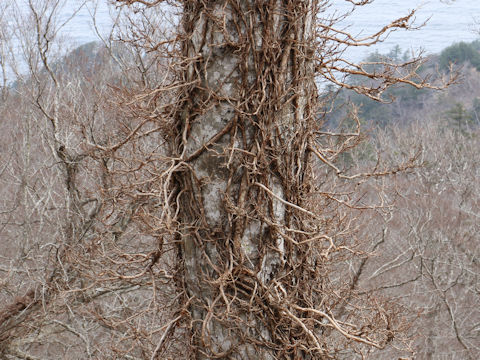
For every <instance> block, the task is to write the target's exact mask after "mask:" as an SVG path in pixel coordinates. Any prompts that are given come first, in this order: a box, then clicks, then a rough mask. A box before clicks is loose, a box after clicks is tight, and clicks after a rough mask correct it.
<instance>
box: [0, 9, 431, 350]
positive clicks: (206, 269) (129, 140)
mask: <svg viewBox="0 0 480 360" xmlns="http://www.w3.org/2000/svg"><path fill="white" fill-rule="evenodd" d="M350 2H351V3H352V4H353V5H352V7H353V9H354V8H355V7H356V6H362V5H366V4H367V3H368V1H361V2H357V3H355V2H354V1H350ZM116 3H117V5H119V6H121V9H122V13H121V14H120V15H119V17H117V23H116V30H115V32H114V34H115V36H116V40H115V41H113V40H112V39H110V40H109V39H105V40H104V48H102V49H101V50H98V52H97V54H98V55H96V56H97V57H98V58H95V57H91V56H90V57H88V56H87V57H85V58H83V59H82V56H80V54H74V55H73V56H72V57H71V58H67V60H66V61H65V62H64V63H63V64H60V63H59V62H56V61H55V60H56V59H55V55H54V54H53V53H52V44H53V43H54V39H55V34H56V32H55V31H54V23H53V21H52V19H54V15H55V14H56V11H58V6H59V1H48V2H46V3H45V5H43V6H42V5H38V4H36V3H34V2H30V16H31V20H33V21H31V24H32V25H31V26H33V28H32V29H31V30H32V31H33V33H34V34H35V36H33V37H32V38H30V39H29V42H26V43H25V52H26V53H28V52H31V53H32V54H34V56H33V55H32V56H31V57H27V65H28V67H29V76H26V77H24V78H23V79H19V82H18V83H17V84H16V85H15V92H12V93H11V94H10V95H9V97H8V96H7V97H8V99H7V100H6V102H5V104H4V105H3V106H2V112H3V114H4V116H7V115H6V114H10V113H15V117H16V118H20V119H22V118H23V119H31V122H27V124H32V127H31V128H28V129H25V130H23V129H22V130H19V129H14V130H12V131H13V132H14V133H15V134H14V135H12V138H15V137H18V136H24V137H26V136H30V135H29V134H31V133H32V131H34V132H35V133H37V134H41V135H40V136H39V138H40V137H41V139H36V140H35V141H34V140H32V139H30V138H29V139H27V140H25V144H26V145H24V147H23V148H22V149H20V150H19V152H18V153H22V154H23V160H24V163H23V164H21V165H19V167H20V168H21V169H23V170H24V172H23V173H21V172H18V171H12V173H11V174H9V175H8V176H6V177H5V178H4V179H5V180H4V181H10V182H11V183H12V184H13V185H11V186H13V188H12V189H14V190H10V191H11V192H12V194H13V193H15V195H12V196H11V197H8V196H5V203H6V204H5V208H6V209H10V210H8V211H5V212H4V213H2V217H4V219H5V220H4V222H3V224H4V226H5V228H8V230H5V231H6V232H5V234H7V233H8V236H10V238H12V239H13V237H15V236H20V234H21V236H22V237H23V239H25V240H24V241H25V242H23V243H21V242H18V243H15V245H13V250H12V253H14V254H20V255H12V256H11V257H10V258H11V259H14V258H15V259H16V261H17V262H18V264H15V263H13V262H11V263H10V265H9V266H10V267H8V266H6V265H5V266H4V268H2V269H1V271H3V272H5V273H6V274H7V276H6V277H5V280H4V284H3V283H2V286H5V289H6V290H5V291H2V295H1V296H2V298H3V299H5V300H6V301H8V304H9V305H7V306H5V307H3V308H1V309H0V341H1V345H0V351H1V352H2V355H3V356H5V357H7V358H28V359H33V358H55V357H59V356H61V357H64V358H136V359H148V358H150V359H155V358H159V359H160V358H161V359H167V358H168V359H170V358H174V357H177V358H198V359H203V358H231V359H303V358H305V359H313V358H315V359H318V358H342V357H343V358H351V357H352V356H354V354H358V355H359V356H363V357H366V356H368V355H369V354H375V352H376V351H381V350H383V349H385V348H387V347H388V348H390V349H398V351H399V353H400V354H401V353H402V351H406V350H408V345H409V342H408V336H407V335H408V326H409V324H408V322H406V321H405V319H404V317H405V311H406V310H405V309H404V308H403V307H402V306H401V305H400V303H395V302H392V301H390V300H389V299H388V298H384V297H382V296H379V295H378V294H377V293H375V292H374V291H372V292H362V291H359V290H358V287H357V282H358V276H356V274H358V271H357V272H352V271H351V269H350V266H353V265H352V264H354V260H355V259H357V258H359V257H360V258H363V259H366V256H367V255H368V254H366V253H365V252H364V250H365V249H367V248H368V246H365V244H366V242H368V241H369V240H370V239H368V237H367V238H366V239H364V238H360V237H358V236H357V235H358V234H359V233H360V232H359V230H360V228H361V225H362V224H361V223H359V221H358V217H359V214H361V213H362V212H367V211H372V212H373V211H378V212H382V211H388V209H389V206H390V205H391V203H390V200H389V199H388V197H387V196H386V194H385V193H384V192H383V182H384V181H385V179H388V176H389V175H392V174H395V173H397V172H399V171H404V170H406V169H409V168H411V167H412V166H414V164H415V159H416V153H415V152H412V154H409V155H410V156H409V157H408V158H407V161H406V162H404V163H400V164H397V165H395V166H392V167H391V168H385V167H382V165H380V164H377V165H376V166H374V168H372V169H370V170H365V169H363V170H361V171H360V172H354V171H353V169H354V168H355V167H356V166H353V165H352V164H351V162H350V161H349V159H348V155H347V154H348V153H349V151H350V150H351V149H352V148H355V146H357V145H358V144H359V142H360V140H361V139H362V136H361V134H360V125H359V121H358V119H357V118H356V116H355V111H352V112H351V113H350V114H349V117H348V118H347V119H345V120H344V121H343V122H342V123H341V124H340V125H339V126H338V128H336V129H331V128H327V126H326V119H327V115H328V112H329V109H330V105H331V101H332V97H331V96H332V95H331V94H329V95H320V94H321V93H322V91H319V89H318V87H323V86H325V84H332V83H333V84H334V85H337V86H340V87H347V88H350V89H353V90H354V91H356V92H358V93H361V94H364V95H366V96H368V97H370V98H373V99H376V100H382V93H383V91H384V90H385V89H386V88H388V87H389V86H390V85H392V84H396V83H405V84H409V85H413V86H416V87H434V86H433V85H432V84H430V83H428V82H427V81H426V80H425V79H419V78H418V77H417V75H416V70H417V69H418V67H419V66H420V65H421V61H420V60H419V59H413V60H410V61H408V62H407V63H404V64H396V63H391V64H389V63H382V64H374V65H378V66H375V67H374V68H375V69H376V70H375V71H373V72H369V71H368V69H371V66H370V67H369V66H367V65H372V64H359V65H357V64H352V63H350V62H348V61H347V60H345V59H343V58H342V54H343V52H344V50H345V49H346V48H348V47H350V46H369V45H372V44H375V43H376V42H378V41H381V40H382V39H383V38H384V37H385V36H386V35H387V34H388V33H389V32H390V31H393V30H397V29H403V28H409V27H411V20H412V17H413V14H414V12H411V13H410V14H408V15H407V16H406V17H404V18H401V19H398V20H396V21H394V22H392V23H391V24H389V25H387V26H385V27H383V28H381V29H380V30H379V32H378V33H376V34H373V35H371V36H368V37H365V38H363V39H357V38H355V37H354V36H352V35H350V34H348V33H347V32H346V31H345V30H342V29H337V28H336V26H337V25H338V23H339V21H341V20H342V18H343V17H344V15H341V16H339V15H337V14H335V13H332V12H329V11H328V9H329V6H328V5H329V3H330V1H316V0H311V1H300V0H282V1H273V0H272V1H260V0H247V1H245V0H243V1H239V0H222V1H218V0H217V1H213V0H212V1H207V0H206V1H188V0H185V1H178V2H174V1H143V0H128V1H127V0H125V1H120V0H118V1H117V2H116ZM122 14H123V15H122ZM165 24H168V26H165ZM20 35H21V34H18V35H17V36H19V37H20ZM53 48H54V49H55V47H53ZM380 65H381V66H380ZM379 68H380V69H381V70H380V71H378V69H379ZM18 75H19V76H20V73H18ZM350 75H357V76H362V77H366V78H369V79H371V81H370V82H369V84H370V85H369V86H366V85H352V84H351V83H349V82H348V81H347V80H346V76H350ZM15 104H17V106H15ZM18 104H24V106H22V107H19V106H18ZM25 126H27V125H25ZM30 144H34V146H35V147H39V149H38V150H36V151H35V152H32V150H31V148H30V146H31V145H30ZM19 160H20V158H19V159H17V160H16V161H19ZM29 164H35V165H34V166H32V167H29ZM12 169H13V168H12ZM12 209H13V210H12ZM26 214H28V216H27V215H26ZM11 219H15V220H11ZM22 221H23V223H22ZM5 236H7V235H5ZM8 258H9V257H8V256H7V257H6V259H8ZM3 263H5V264H6V263H7V261H4V262H3ZM3 263H2V264H3ZM2 266H3V265H2ZM362 266H363V265H362ZM352 273H353V275H352ZM13 283H16V284H21V286H20V290H17V291H13V290H12V289H13V288H14V287H15V286H14V285H13ZM11 294H17V295H18V297H16V298H15V299H14V300H13V302H12V298H11V296H10V295H11Z"/></svg>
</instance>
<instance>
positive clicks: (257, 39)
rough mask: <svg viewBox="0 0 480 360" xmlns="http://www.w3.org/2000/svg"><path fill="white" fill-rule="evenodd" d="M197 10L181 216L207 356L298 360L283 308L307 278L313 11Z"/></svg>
mask: <svg viewBox="0 0 480 360" xmlns="http://www.w3.org/2000/svg"><path fill="white" fill-rule="evenodd" d="M186 3H187V4H186V5H185V12H184V18H183V21H184V31H185V40H184V42H183V46H184V48H183V52H184V57H185V59H186V60H185V61H186V63H187V65H186V66H185V71H184V76H185V79H184V81H185V83H188V84H192V85H191V86H190V88H189V92H188V96H186V97H185V98H186V100H185V101H184V104H183V107H182V112H181V113H180V114H179V116H178V122H177V125H178V143H177V156H178V157H179V158H181V159H183V160H184V162H183V168H182V171H181V172H179V173H178V174H177V186H178V199H179V201H178V209H177V211H178V213H179V220H180V223H181V244H182V246H181V256H182V258H183V259H184V272H185V274H184V279H185V288H186V290H187V293H188V295H189V297H192V298H193V301H192V302H191V304H192V305H191V307H190V311H191V318H192V331H193V332H192V336H193V337H192V340H193V343H194V345H195V346H196V349H197V353H196V357H198V358H224V357H228V358H234V359H273V358H276V356H278V354H280V353H284V354H291V355H292V356H293V354H294V353H297V352H296V350H295V349H293V347H291V348H288V346H287V348H285V347H284V345H285V344H286V343H288V344H290V345H291V344H294V342H295V340H294V339H293V338H292V336H293V334H289V333H288V332H289V331H290V330H289V329H290V325H289V324H288V323H289V321H287V322H286V323H284V322H285V314H286V313H285V311H284V310H282V309H280V307H279V305H280V304H281V303H282V302H283V301H284V299H285V297H286V298H289V297H292V296H293V298H296V297H297V291H301V289H298V288H297V283H296V282H297V281H298V279H297V276H305V275H306V276H308V275H307V274H306V273H305V271H304V269H300V268H301V267H302V266H300V268H299V267H298V266H297V264H296V262H297V260H298V259H297V251H298V250H299V249H298V248H295V249H294V248H293V243H292V241H293V242H294V241H295V240H294V238H296V237H297V236H296V235H295V233H296V231H298V230H302V227H303V225H302V223H301V221H299V220H300V219H302V218H303V217H304V216H303V215H305V214H304V213H305V212H307V213H308V210H304V209H303V208H301V206H303V205H302V203H303V202H304V200H305V199H304V197H303V196H304V194H306V193H308V190H309V181H310V179H311V167H310V165H309V151H308V141H309V137H311V135H312V132H313V130H314V129H315V126H312V122H314V114H313V104H314V96H315V93H316V92H315V84H314V74H313V66H312V61H311V60H309V58H308V56H309V55H310V56H311V54H312V46H313V45H312V44H313V41H312V38H311V36H312V33H313V32H312V25H313V22H312V19H311V17H312V14H313V13H314V12H313V8H312V6H313V3H312V2H311V1H285V0H283V1H252V0H248V1H230V0H225V1H202V2H198V1H189V2H188V1H187V2H186ZM297 209H300V210H303V212H302V211H300V216H298V214H297V212H299V211H298V210H297ZM307 216H308V214H307ZM287 238H289V239H290V240H287ZM297 272H298V273H297ZM285 278H287V279H288V280H287V281H285ZM279 279H282V280H281V281H279ZM279 337H282V339H279ZM279 340H280V341H279Z"/></svg>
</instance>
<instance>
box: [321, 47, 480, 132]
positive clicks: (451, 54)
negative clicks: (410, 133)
mask: <svg viewBox="0 0 480 360" xmlns="http://www.w3.org/2000/svg"><path fill="white" fill-rule="evenodd" d="M381 60H387V61H390V62H394V63H399V62H402V61H406V60H408V56H407V53H402V51H401V49H400V48H399V47H398V46H397V47H395V48H394V49H392V51H390V53H388V54H379V53H378V52H377V53H373V54H371V55H370V56H369V57H367V58H366V59H365V61H366V62H375V61H381ZM451 64H452V65H453V68H454V69H456V70H458V71H459V72H460V75H461V76H460V78H459V81H458V83H457V84H455V85H452V86H451V87H449V88H448V89H447V90H444V91H433V90H426V89H422V90H417V89H415V88H413V87H411V86H404V85H400V86H395V87H392V88H390V89H389V90H388V91H387V92H386V93H385V95H386V98H388V97H389V96H391V97H392V98H393V99H394V100H395V101H392V102H391V103H387V104H384V103H379V102H377V101H373V100H370V99H367V98H365V97H364V96H362V95H358V94H356V93H354V92H352V91H350V90H342V91H341V92H340V93H339V96H338V98H337V101H336V104H337V107H336V108H335V110H334V111H333V112H332V114H331V116H330V117H329V121H331V122H333V123H335V122H337V121H339V120H340V119H341V118H342V117H343V116H344V115H345V111H346V110H345V106H344V105H345V103H349V102H350V103H353V104H354V105H356V106H357V107H358V109H359V112H358V114H359V117H360V119H361V121H362V123H363V124H365V125H366V126H368V127H372V126H373V127H376V126H380V127H384V126H386V125H388V124H391V123H396V124H404V125H406V124H410V123H412V122H420V123H421V122H422V121H424V120H425V119H426V118H435V119H438V120H439V121H445V123H446V124H449V125H450V126H454V127H457V128H460V129H466V128H468V127H471V126H478V125H479V124H480V72H479V71H480V41H478V40H477V41H474V42H472V43H464V42H460V43H457V44H454V45H452V46H449V47H447V48H446V49H444V50H443V51H442V52H441V53H440V54H439V55H434V56H431V57H430V58H429V59H428V60H427V62H426V63H425V64H424V65H423V66H422V68H421V75H422V76H425V75H430V76H432V77H438V76H442V75H446V73H447V72H448V70H449V67H450V65H451ZM372 66H373V65H372ZM350 81H351V82H359V81H360V82H361V81H365V80H361V79H358V78H351V79H350Z"/></svg>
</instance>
